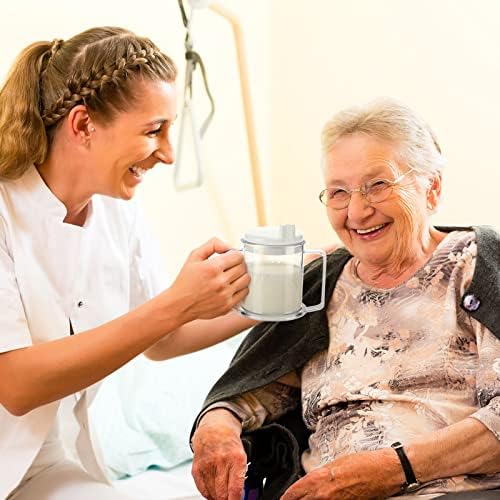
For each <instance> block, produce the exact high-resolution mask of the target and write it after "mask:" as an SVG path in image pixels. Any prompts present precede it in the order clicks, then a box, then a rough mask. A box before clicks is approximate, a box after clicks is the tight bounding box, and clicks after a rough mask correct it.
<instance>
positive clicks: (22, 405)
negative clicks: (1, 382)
mask: <svg viewBox="0 0 500 500" xmlns="http://www.w3.org/2000/svg"><path fill="white" fill-rule="evenodd" d="M32 403H33V402H30V401H29V399H28V398H27V397H26V395H24V394H23V392H22V391H21V390H19V388H17V389H16V388H15V387H10V388H6V387H0V404H1V405H2V406H3V407H4V408H5V409H6V410H7V411H8V412H9V413H10V414H11V415H13V416H14V417H22V416H23V415H26V413H29V412H30V411H31V410H33V409H34V408H35V407H36V405H33V404H32Z"/></svg>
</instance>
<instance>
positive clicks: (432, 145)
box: [321, 98, 445, 179]
mask: <svg viewBox="0 0 500 500" xmlns="http://www.w3.org/2000/svg"><path fill="white" fill-rule="evenodd" d="M354 133H364V134H368V135H370V136H373V137H377V138H379V139H382V140H385V141H388V142H390V143H392V144H394V145H395V146H396V148H397V150H398V155H399V160H400V161H402V162H403V163H405V164H407V165H408V166H409V167H411V168H412V169H414V170H415V172H416V174H417V175H418V174H420V175H419V176H421V177H425V178H427V179H428V178H429V177H433V176H434V175H436V174H438V173H441V171H442V169H443V167H444V165H445V159H444V157H443V155H442V153H441V148H440V147H439V144H438V142H437V139H436V136H435V135H434V132H433V131H432V130H431V128H430V127H429V125H427V123H426V122H425V121H424V120H423V119H422V118H420V117H419V116H418V115H417V114H416V113H415V112H414V111H412V110H411V109H410V108H408V107H407V106H406V105H404V104H403V103H401V102H399V101H396V100H395V99H388V98H379V99H376V100H374V101H372V102H369V103H368V104H366V105H364V106H355V107H351V108H347V109H345V110H343V111H340V112H339V113H337V114H336V115H335V116H334V117H333V118H332V119H331V120H329V121H328V122H327V123H326V124H325V126H324V128H323V132H322V135H321V144H322V157H323V158H322V165H323V169H325V167H326V156H327V154H328V153H329V151H330V149H331V148H332V147H333V145H334V144H335V142H336V141H337V140H338V139H340V138H341V137H345V136H347V135H350V134H354Z"/></svg>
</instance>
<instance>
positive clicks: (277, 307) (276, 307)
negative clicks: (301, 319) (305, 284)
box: [241, 262, 302, 315]
mask: <svg viewBox="0 0 500 500" xmlns="http://www.w3.org/2000/svg"><path fill="white" fill-rule="evenodd" d="M247 269H248V273H249V274H250V278H251V282H250V287H249V288H250V292H249V294H248V295H247V296H246V297H245V300H244V301H243V302H242V304H241V305H242V306H243V307H244V308H245V309H246V310H247V311H250V312H253V313H256V314H267V315H281V314H289V313H293V312H296V311H298V310H299V309H300V308H301V307H302V267H300V266H295V265H293V264H288V263H280V262H276V263H274V262H250V263H248V262H247Z"/></svg>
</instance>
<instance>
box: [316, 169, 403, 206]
mask: <svg viewBox="0 0 500 500" xmlns="http://www.w3.org/2000/svg"><path fill="white" fill-rule="evenodd" d="M411 172H413V169H412V168H411V169H410V170H408V172H405V173H404V174H402V175H400V176H399V177H397V178H396V179H394V180H393V181H390V180H388V179H372V180H371V181H369V182H367V183H365V184H364V185H363V186H361V187H359V188H357V189H345V188H341V187H333V188H326V189H323V191H321V193H319V201H321V203H323V205H326V206H327V207H328V208H333V209H334V210H342V209H343V208H346V207H347V206H348V205H349V202H350V201H351V196H352V193H355V192H356V191H358V192H359V193H361V194H362V195H363V196H364V197H365V198H366V201H368V203H380V202H382V201H385V200H387V198H389V196H390V195H391V193H392V188H393V187H394V186H396V185H397V184H399V183H400V182H401V181H402V180H403V179H404V178H405V177H406V176H407V175H408V174H409V173H411Z"/></svg>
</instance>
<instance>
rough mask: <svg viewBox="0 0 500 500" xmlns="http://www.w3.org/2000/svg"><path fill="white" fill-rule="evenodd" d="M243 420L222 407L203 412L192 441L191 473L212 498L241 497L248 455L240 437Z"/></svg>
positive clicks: (205, 494)
mask: <svg viewBox="0 0 500 500" xmlns="http://www.w3.org/2000/svg"><path fill="white" fill-rule="evenodd" d="M240 434H241V423H240V422H239V420H237V419H236V418H235V417H234V415H233V414H232V413H231V412H229V411H227V410H224V409H222V408H217V409H214V410H211V411H209V412H208V413H207V414H206V415H204V416H203V418H202V419H201V422H200V424H199V426H198V429H197V430H196V432H195V434H194V436H193V440H192V445H193V451H194V460H193V467H192V474H193V478H194V481H195V483H196V486H197V487H198V489H199V490H200V493H201V494H202V495H203V496H204V497H205V498H208V499H210V500H241V497H242V494H243V484H244V481H245V479H244V478H245V474H246V470H247V467H246V464H247V456H246V454H245V450H244V449H243V445H242V443H241V440H240Z"/></svg>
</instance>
